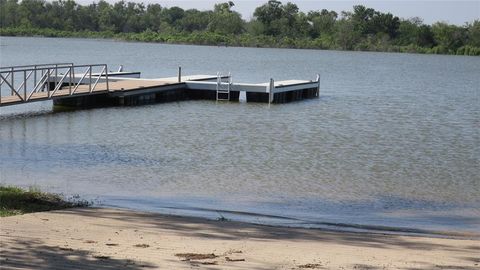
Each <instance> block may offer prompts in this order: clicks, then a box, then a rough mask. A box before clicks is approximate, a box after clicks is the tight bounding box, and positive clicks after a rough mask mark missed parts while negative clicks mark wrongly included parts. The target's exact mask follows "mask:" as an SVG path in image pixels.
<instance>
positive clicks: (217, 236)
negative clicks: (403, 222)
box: [0, 208, 480, 269]
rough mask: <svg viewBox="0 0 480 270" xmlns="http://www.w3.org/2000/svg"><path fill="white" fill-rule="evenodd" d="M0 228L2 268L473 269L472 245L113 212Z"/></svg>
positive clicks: (29, 219) (16, 219)
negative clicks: (386, 267) (38, 266)
mask: <svg viewBox="0 0 480 270" xmlns="http://www.w3.org/2000/svg"><path fill="white" fill-rule="evenodd" d="M0 220H1V224H2V226H0V232H1V235H2V236H1V243H2V244H1V254H2V258H1V259H0V260H1V263H2V265H3V266H5V267H9V266H15V265H17V266H18V265H23V266H24V267H27V268H29V267H33V268H35V266H36V265H37V264H38V265H44V266H45V269H47V268H55V269H72V268H75V269H91V268H96V266H98V267H100V266H102V267H105V269H111V268H112V269H113V268H117V269H118V268H127V269H144V268H166V269H190V268H191V267H200V269H203V267H209V269H272V268H282V269H325V268H326V269H339V268H343V269H374V268H375V269H376V268H382V267H385V266H388V269H399V268H412V269H413V268H419V269H420V268H422V269H426V268H434V267H438V268H441V267H450V268H452V269H453V268H456V269H475V268H476V267H478V264H479V262H478V260H477V259H476V254H477V252H478V250H479V249H480V246H479V245H478V240H477V239H452V238H431V237H417V236H401V235H384V234H379V233H349V232H331V231H323V230H311V229H300V228H285V227H269V226H259V225H253V224H247V223H241V222H231V221H210V220H205V219H201V218H192V217H177V216H167V215H160V214H152V213H145V212H138V211H129V210H120V209H112V208H74V209H65V210H59V211H52V212H40V213H32V214H25V215H19V216H12V217H4V218H1V219H0ZM108 267H111V268H108ZM210 267H211V268H210ZM97 269H103V268H101V267H100V268H97Z"/></svg>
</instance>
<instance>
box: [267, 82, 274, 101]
mask: <svg viewBox="0 0 480 270" xmlns="http://www.w3.org/2000/svg"><path fill="white" fill-rule="evenodd" d="M268 87H269V88H268V104H270V103H272V102H273V97H274V95H275V93H274V92H273V90H274V89H275V81H274V80H273V79H272V78H270V85H269V86H268Z"/></svg>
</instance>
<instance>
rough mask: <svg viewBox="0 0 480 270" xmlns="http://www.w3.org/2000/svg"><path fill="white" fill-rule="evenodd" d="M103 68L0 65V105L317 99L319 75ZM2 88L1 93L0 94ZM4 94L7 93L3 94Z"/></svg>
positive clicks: (107, 104) (62, 65) (102, 66)
mask: <svg viewBox="0 0 480 270" xmlns="http://www.w3.org/2000/svg"><path fill="white" fill-rule="evenodd" d="M122 69H123V68H122V67H121V68H120V69H119V70H118V71H116V72H111V71H108V66H107V65H106V64H96V65H74V64H73V63H56V64H42V65H31V66H14V67H0V93H3V94H2V95H0V106H9V105H16V104H23V103H29V102H35V101H44V100H53V104H54V105H61V106H69V107H102V106H126V105H127V106H128V105H141V104H149V103H157V102H170V101H179V100H192V99H207V100H218V101H238V100H239V97H240V92H242V91H243V92H245V93H246V100H247V102H264V103H277V104H278V103H287V102H292V101H297V100H302V99H310V98H318V97H319V94H320V75H317V78H316V79H315V80H312V81H306V80H287V81H274V80H273V79H270V81H269V82H266V83H259V84H252V83H236V82H235V83H234V82H233V80H232V76H231V74H220V73H218V74H217V75H190V76H183V75H182V72H181V68H179V70H178V76H176V77H169V78H156V79H143V78H141V77H140V72H124V71H123V70H122ZM2 91H3V92H2ZM5 93H8V95H5Z"/></svg>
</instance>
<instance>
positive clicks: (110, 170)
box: [0, 37, 480, 234]
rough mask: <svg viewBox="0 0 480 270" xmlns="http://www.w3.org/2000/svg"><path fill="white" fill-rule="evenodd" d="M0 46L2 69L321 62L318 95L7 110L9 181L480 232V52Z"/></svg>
mask: <svg viewBox="0 0 480 270" xmlns="http://www.w3.org/2000/svg"><path fill="white" fill-rule="evenodd" d="M0 43H1V45H2V47H1V50H0V64H1V65H2V66H9V65H22V64H31V63H48V62H54V59H60V60H61V62H74V63H78V64H88V63H107V64H108V65H109V67H110V69H112V70H115V69H116V68H117V66H118V65H119V64H124V65H125V67H126V69H127V70H129V71H141V72H142V77H145V78H149V77H150V78H154V77H170V76H175V73H176V68H177V67H178V66H179V65H180V66H182V68H183V70H184V73H185V74H215V73H216V72H217V71H231V72H232V74H233V78H234V81H239V82H258V83H259V82H266V81H268V80H269V79H270V77H273V78H275V79H276V80H286V79H314V78H315V74H316V73H321V75H322V84H321V93H320V98H319V99H314V100H304V101H300V102H294V103H288V104H279V105H270V106H269V105H268V104H260V103H248V102H240V103H234V102H214V101H184V102H173V103H163V104H153V105H147V106H138V107H113V108H101V109H91V110H77V111H63V112H57V111H53V110H52V104H51V102H39V103H33V104H28V105H19V106H12V107H2V108H1V109H0V172H1V179H0V182H1V183H2V184H12V185H19V186H25V187H28V186H38V187H39V188H41V189H42V190H46V191H52V192H61V193H64V194H67V195H71V194H78V195H80V196H81V197H83V198H87V199H91V200H94V201H96V202H97V203H99V204H100V205H105V206H116V207H127V208H132V209H140V210H147V211H154V212H161V213H170V214H180V215H194V216H202V217H208V218H213V219H216V218H221V217H224V218H227V219H232V220H243V221H249V222H256V223H264V224H273V225H288V226H306V227H327V228H331V227H335V226H337V227H338V228H345V229H352V230H355V229H358V228H361V229H382V230H383V229H385V230H387V231H388V230H390V231H396V230H407V231H418V232H422V231H446V232H473V233H477V234H480V229H479V228H480V210H479V209H480V197H479V196H478V194H480V178H479V175H480V169H479V160H480V133H479V130H480V121H479V119H480V100H479V93H480V89H479V86H480V76H478V70H480V58H478V57H462V56H437V55H412V54H391V53H368V52H337V51H315V50H286V49H257V48H230V47H229V48H225V47H206V46H184V45H164V44H149V43H129V42H117V41H110V40H85V39H57V38H14V37H1V39H0ZM91 48H95V50H92V49H91ZM39 51H41V52H42V53H41V54H39V53H38V52H39ZM72 51H75V52H76V53H75V54H72V53H71V52H72ZM219 59H221V61H219ZM2 94H3V95H5V94H6V93H5V91H3V92H2Z"/></svg>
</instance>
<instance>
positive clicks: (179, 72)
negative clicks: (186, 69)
mask: <svg viewBox="0 0 480 270" xmlns="http://www.w3.org/2000/svg"><path fill="white" fill-rule="evenodd" d="M181 82H182V67H181V66H178V83H181Z"/></svg>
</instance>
